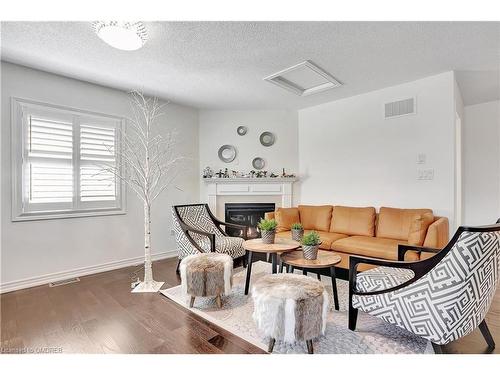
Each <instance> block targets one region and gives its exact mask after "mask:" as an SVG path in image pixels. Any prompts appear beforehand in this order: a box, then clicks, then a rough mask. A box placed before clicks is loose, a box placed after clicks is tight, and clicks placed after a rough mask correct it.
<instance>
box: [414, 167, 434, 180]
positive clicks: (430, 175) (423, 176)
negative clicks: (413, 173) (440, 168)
mask: <svg viewBox="0 0 500 375" xmlns="http://www.w3.org/2000/svg"><path fill="white" fill-rule="evenodd" d="M417 180H434V169H432V168H431V169H419V170H418V171H417Z"/></svg>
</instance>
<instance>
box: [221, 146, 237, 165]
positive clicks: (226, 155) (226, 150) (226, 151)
mask: <svg viewBox="0 0 500 375" xmlns="http://www.w3.org/2000/svg"><path fill="white" fill-rule="evenodd" d="M235 157H236V149H235V148H234V146H232V145H224V146H221V148H219V159H220V160H221V161H223V162H224V163H231V162H232V161H233V160H234V158H235Z"/></svg>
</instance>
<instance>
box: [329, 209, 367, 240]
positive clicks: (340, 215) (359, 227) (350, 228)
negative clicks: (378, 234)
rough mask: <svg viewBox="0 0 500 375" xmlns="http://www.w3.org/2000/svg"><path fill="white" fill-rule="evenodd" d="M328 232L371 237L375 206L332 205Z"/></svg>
mask: <svg viewBox="0 0 500 375" xmlns="http://www.w3.org/2000/svg"><path fill="white" fill-rule="evenodd" d="M330 232H336V233H343V234H348V235H351V236H356V235H358V236H369V237H373V236H374V234H375V208H374V207H345V206H333V210H332V224H331V225H330Z"/></svg>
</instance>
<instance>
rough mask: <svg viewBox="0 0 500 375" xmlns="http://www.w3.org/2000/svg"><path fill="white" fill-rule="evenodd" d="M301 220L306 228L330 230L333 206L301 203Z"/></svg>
mask: <svg viewBox="0 0 500 375" xmlns="http://www.w3.org/2000/svg"><path fill="white" fill-rule="evenodd" d="M299 214H300V222H301V223H302V225H303V226H304V229H313V230H321V231H323V232H328V230H329V229H330V223H331V221H332V206H306V205H299Z"/></svg>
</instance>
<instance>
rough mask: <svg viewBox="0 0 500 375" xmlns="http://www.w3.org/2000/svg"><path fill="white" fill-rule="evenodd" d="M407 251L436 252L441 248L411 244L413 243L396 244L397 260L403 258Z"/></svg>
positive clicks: (402, 259)
mask: <svg viewBox="0 0 500 375" xmlns="http://www.w3.org/2000/svg"><path fill="white" fill-rule="evenodd" d="M407 251H416V252H417V253H421V252H424V253H432V254H437V253H439V252H440V251H441V249H434V248H431V247H423V246H413V245H404V244H399V245H398V261H400V262H402V261H404V259H405V254H406V252H407Z"/></svg>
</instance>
